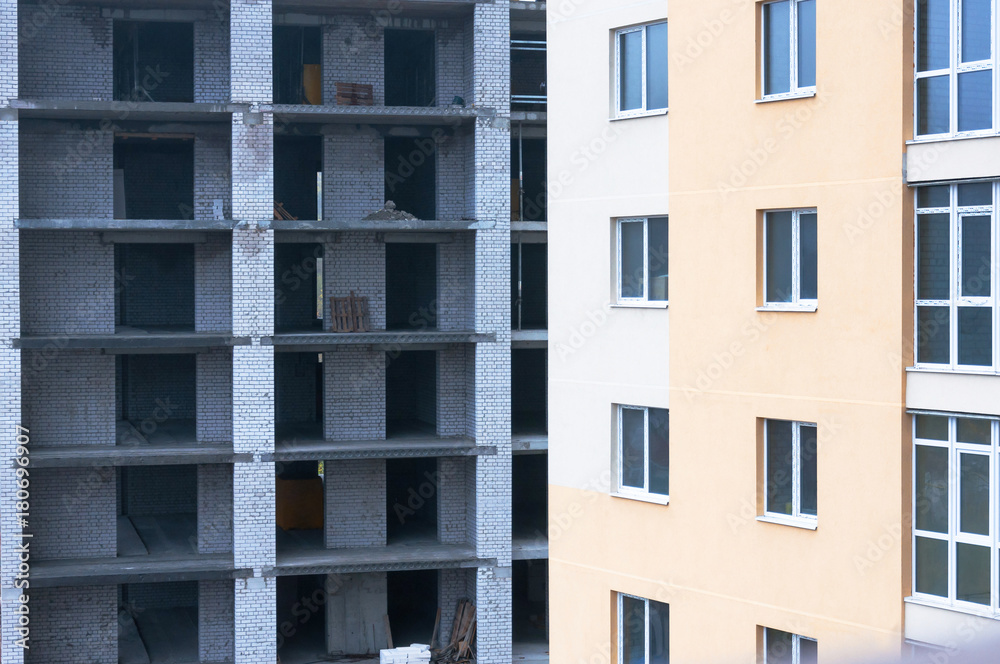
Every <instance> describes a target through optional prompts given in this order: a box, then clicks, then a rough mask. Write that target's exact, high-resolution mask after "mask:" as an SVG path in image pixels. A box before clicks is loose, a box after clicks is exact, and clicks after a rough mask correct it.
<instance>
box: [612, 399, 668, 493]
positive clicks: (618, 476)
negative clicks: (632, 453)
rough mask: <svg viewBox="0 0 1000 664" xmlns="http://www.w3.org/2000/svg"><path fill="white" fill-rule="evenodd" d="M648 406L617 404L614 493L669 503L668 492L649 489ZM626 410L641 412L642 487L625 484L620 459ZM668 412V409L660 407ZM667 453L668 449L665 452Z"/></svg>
mask: <svg viewBox="0 0 1000 664" xmlns="http://www.w3.org/2000/svg"><path fill="white" fill-rule="evenodd" d="M649 408H650V407H649V406H627V405H624V404H619V405H618V408H617V411H616V412H617V421H618V432H617V436H616V440H617V443H616V452H615V466H616V473H615V495H617V496H621V497H622V498H637V499H639V500H645V501H649V502H654V503H662V504H664V505H666V504H669V503H670V494H669V493H653V492H651V491H650V490H649ZM626 410H639V411H642V413H643V422H642V461H643V467H642V488H641V489H639V488H636V487H634V486H626V485H625V477H624V475H625V469H624V465H625V464H624V463H622V459H624V442H625V441H624V432H625V428H624V427H623V426H622V413H624V411H626ZM661 410H665V411H667V412H668V414H669V412H670V411H669V409H667V408H662V409H661ZM667 453H668V454H669V450H668V452H667ZM667 472H668V473H669V472H670V467H669V466H668V467H667Z"/></svg>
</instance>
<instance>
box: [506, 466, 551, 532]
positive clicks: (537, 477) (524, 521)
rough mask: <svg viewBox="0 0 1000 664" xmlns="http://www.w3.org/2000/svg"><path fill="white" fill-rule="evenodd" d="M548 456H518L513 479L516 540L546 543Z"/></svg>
mask: <svg viewBox="0 0 1000 664" xmlns="http://www.w3.org/2000/svg"><path fill="white" fill-rule="evenodd" d="M548 459H549V457H548V455H547V454H518V455H515V456H514V457H513V461H512V463H513V467H512V470H511V477H512V479H513V482H512V485H511V504H512V508H511V509H512V515H511V528H512V530H513V535H514V537H515V538H516V539H531V540H539V539H541V540H544V539H545V537H546V534H545V533H546V532H547V528H548V502H547V501H548V472H549V464H548Z"/></svg>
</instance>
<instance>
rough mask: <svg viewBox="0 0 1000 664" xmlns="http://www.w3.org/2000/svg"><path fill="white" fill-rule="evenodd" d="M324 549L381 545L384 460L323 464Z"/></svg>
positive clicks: (383, 517)
mask: <svg viewBox="0 0 1000 664" xmlns="http://www.w3.org/2000/svg"><path fill="white" fill-rule="evenodd" d="M323 467H324V482H325V484H324V487H325V491H326V505H325V509H326V519H325V520H324V524H323V525H324V528H323V531H324V538H325V539H324V541H325V542H326V546H327V548H330V549H347V548H354V547H365V546H385V542H386V514H385V495H386V484H385V459H347V460H338V461H327V462H326V463H325V464H324V466H323Z"/></svg>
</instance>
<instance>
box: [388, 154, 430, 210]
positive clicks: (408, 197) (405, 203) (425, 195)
mask: <svg viewBox="0 0 1000 664" xmlns="http://www.w3.org/2000/svg"><path fill="white" fill-rule="evenodd" d="M385 200H387V201H392V202H393V203H395V204H396V209H397V210H401V211H403V212H409V213H410V214H412V215H413V216H414V217H416V218H417V219H434V218H435V216H436V215H437V146H436V145H434V142H433V141H432V140H430V139H426V138H425V139H423V140H420V139H417V138H402V137H398V136H389V137H386V139H385Z"/></svg>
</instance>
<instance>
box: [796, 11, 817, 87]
mask: <svg viewBox="0 0 1000 664" xmlns="http://www.w3.org/2000/svg"><path fill="white" fill-rule="evenodd" d="M798 11H799V87H800V88H807V87H810V86H813V85H816V0H801V2H799V6H798Z"/></svg>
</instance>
